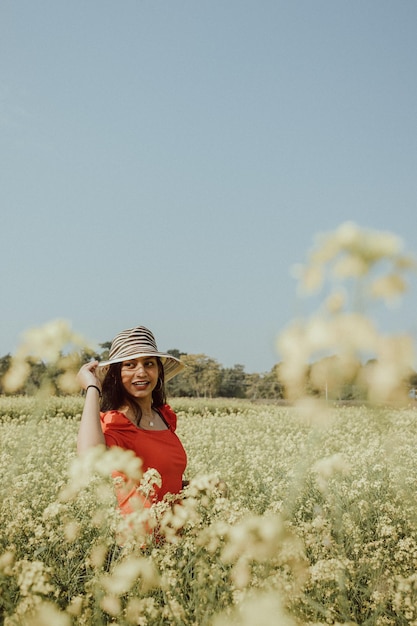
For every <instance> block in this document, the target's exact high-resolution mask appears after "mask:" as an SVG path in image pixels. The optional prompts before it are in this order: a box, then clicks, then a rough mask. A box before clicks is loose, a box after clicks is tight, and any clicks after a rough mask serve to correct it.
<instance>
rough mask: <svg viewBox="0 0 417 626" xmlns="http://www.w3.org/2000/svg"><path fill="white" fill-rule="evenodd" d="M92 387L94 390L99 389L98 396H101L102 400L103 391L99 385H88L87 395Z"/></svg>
mask: <svg viewBox="0 0 417 626" xmlns="http://www.w3.org/2000/svg"><path fill="white" fill-rule="evenodd" d="M91 387H92V388H93V389H97V391H98V395H99V396H100V398H101V389H100V387H97V385H87V387H86V388H85V393H87V391H88V390H89V389H90V388H91Z"/></svg>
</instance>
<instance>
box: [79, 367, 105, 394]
mask: <svg viewBox="0 0 417 626" xmlns="http://www.w3.org/2000/svg"><path fill="white" fill-rule="evenodd" d="M97 366H98V361H90V362H89V363H85V364H84V365H83V366H82V367H81V368H80V371H79V372H78V374H77V380H78V382H79V383H80V386H81V387H82V389H87V387H88V385H96V386H97V387H99V389H101V382H100V380H99V379H98V378H97V375H96V370H97Z"/></svg>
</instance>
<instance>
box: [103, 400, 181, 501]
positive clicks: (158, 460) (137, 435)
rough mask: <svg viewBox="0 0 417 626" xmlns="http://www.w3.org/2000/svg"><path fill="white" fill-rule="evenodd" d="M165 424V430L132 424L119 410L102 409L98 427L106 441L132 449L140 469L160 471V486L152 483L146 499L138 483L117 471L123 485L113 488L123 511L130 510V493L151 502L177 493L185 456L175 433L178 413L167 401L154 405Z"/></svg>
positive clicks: (112, 444)
mask: <svg viewBox="0 0 417 626" xmlns="http://www.w3.org/2000/svg"><path fill="white" fill-rule="evenodd" d="M156 410H157V411H158V412H159V413H160V415H161V416H162V418H163V419H164V421H165V422H166V424H167V425H168V428H167V430H144V429H142V428H138V427H137V426H135V424H133V423H132V422H131V421H130V420H129V419H128V418H127V417H126V415H125V414H124V413H121V412H120V411H107V412H106V413H101V414H100V417H101V427H102V430H103V433H104V438H105V440H106V445H107V446H108V447H111V446H119V447H120V448H124V449H125V450H132V451H133V452H134V453H135V454H136V456H138V457H139V458H140V459H141V460H142V471H143V472H146V471H147V470H148V469H151V468H153V469H156V470H157V471H158V472H159V474H160V475H161V479H162V484H161V486H160V487H159V486H157V485H155V486H154V495H153V497H152V498H151V500H146V498H144V497H143V496H140V494H139V493H138V490H137V487H138V485H137V484H133V485H132V483H131V482H130V483H129V481H127V480H126V477H125V476H123V475H121V474H120V473H118V474H116V475H118V476H121V477H122V478H123V479H124V481H125V485H124V488H122V489H116V494H117V499H118V503H119V507H120V509H121V511H122V513H130V512H131V511H132V506H131V504H132V502H133V501H132V497H135V498H138V497H139V498H140V500H141V502H142V505H145V506H150V505H151V504H152V503H153V502H158V501H159V500H162V498H163V497H164V495H165V494H167V493H174V494H175V493H179V492H180V491H181V489H182V477H183V474H184V471H185V468H186V465H187V456H186V453H185V450H184V448H183V446H182V443H181V441H180V440H179V438H178V437H177V435H176V434H175V430H176V427H177V416H176V414H175V413H174V411H173V410H172V409H171V407H170V406H169V405H167V404H165V405H163V406H161V407H158V408H157V409H156Z"/></svg>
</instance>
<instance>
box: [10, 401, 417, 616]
mask: <svg viewBox="0 0 417 626" xmlns="http://www.w3.org/2000/svg"><path fill="white" fill-rule="evenodd" d="M172 406H173V408H174V409H176V410H177V413H178V418H179V427H178V434H179V435H180V437H181V439H182V441H183V443H184V446H185V448H186V450H187V454H188V470H187V478H188V479H190V480H191V485H190V487H189V489H188V492H187V493H186V495H185V497H184V500H183V502H182V504H181V505H178V504H177V505H173V504H172V503H171V504H166V505H164V506H161V507H160V509H159V510H157V511H155V512H154V516H155V519H156V521H157V522H158V526H159V528H160V534H161V535H162V536H163V539H162V540H160V541H159V543H158V542H155V540H154V538H153V537H152V536H151V535H149V534H147V535H143V534H142V533H141V532H139V531H140V530H141V529H142V528H143V513H141V512H138V515H137V519H135V520H133V521H132V526H133V527H134V528H136V529H137V532H138V533H139V535H137V537H138V538H137V539H136V540H131V539H127V540H125V541H124V542H123V546H124V547H123V548H120V546H118V545H117V541H116V539H115V538H116V537H117V536H119V535H118V533H119V532H120V530H121V528H122V526H121V523H120V520H119V519H118V517H117V514H116V512H115V510H114V502H113V492H112V485H111V482H110V480H109V478H108V476H109V473H110V471H111V469H112V468H114V465H112V463H115V462H116V461H115V460H114V458H113V459H112V458H111V455H109V453H102V454H99V453H98V452H97V454H95V456H94V458H93V457H92V458H90V459H85V460H84V461H83V463H80V462H79V461H78V464H76V465H75V466H73V465H72V464H73V463H74V462H76V454H75V439H76V432H77V427H78V421H79V416H80V413H81V409H82V400H81V398H78V397H74V398H62V399H50V400H48V401H46V402H42V401H41V400H38V401H36V400H35V399H27V398H14V399H11V398H0V435H1V448H0V452H1V454H0V469H1V476H2V497H1V513H0V515H1V517H0V528H1V531H0V542H1V544H0V585H1V594H0V604H1V613H2V617H1V618H0V623H2V624H3V623H4V624H5V625H6V626H12V625H13V626H14V625H20V624H25V625H26V624H33V625H38V624H54V626H55V625H56V626H61V625H62V626H69V625H70V624H74V625H75V624H85V625H93V626H101V625H102V624H108V623H112V624H118V625H119V626H125V625H130V624H137V625H141V626H146V625H160V624H161V625H162V624H164V625H172V624H174V625H181V626H185V625H187V626H188V625H191V624H199V625H207V626H209V625H210V626H211V625H212V626H224V625H226V624H240V625H249V624H251V625H252V624H256V625H257V626H259V625H260V626H263V625H265V626H272V625H275V624H282V625H286V624H288V625H292V624H313V623H314V624H317V623H323V624H325V623H328V624H332V623H348V622H350V623H352V622H353V623H357V624H361V625H364V624H366V625H374V624H375V625H377V624H378V625H385V624H393V625H406V624H417V496H416V487H415V486H416V484H417V464H416V462H415V450H416V449H417V411H416V409H415V408H413V407H410V408H407V409H396V410H394V409H390V410H389V409H384V410H383V409H381V410H372V409H367V408H364V407H340V408H337V409H336V408H332V407H327V408H326V407H323V408H322V409H320V410H317V408H315V409H314V410H311V408H309V407H306V408H305V410H303V411H302V410H301V409H297V410H296V409H294V408H291V407H285V406H277V405H274V404H251V403H250V402H244V401H227V400H224V401H223V400H222V401H221V400H200V401H192V400H179V399H177V400H173V401H172ZM123 462H124V461H121V460H120V459H118V460H117V463H122V464H123ZM70 468H72V469H71V471H70ZM218 477H221V479H222V480H223V481H224V482H225V483H226V484H227V487H228V493H227V494H225V492H224V490H223V489H222V488H221V485H220V486H219V481H218ZM138 529H139V530H138ZM122 530H123V529H122ZM124 536H125V535H124ZM119 543H120V542H119Z"/></svg>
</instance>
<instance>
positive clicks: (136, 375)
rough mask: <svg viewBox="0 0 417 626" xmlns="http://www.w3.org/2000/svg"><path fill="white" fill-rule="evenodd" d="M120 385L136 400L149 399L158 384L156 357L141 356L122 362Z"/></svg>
mask: <svg viewBox="0 0 417 626" xmlns="http://www.w3.org/2000/svg"><path fill="white" fill-rule="evenodd" d="M120 377H121V381H122V385H123V387H124V389H125V391H127V393H128V394H130V395H131V396H133V397H134V398H136V399H137V400H144V399H146V398H149V399H150V400H152V391H153V390H154V389H155V387H156V385H157V384H158V377H159V369H158V361H157V359H156V357H153V356H152V357H149V356H143V357H138V358H137V359H129V360H127V361H123V363H122V367H121V370H120Z"/></svg>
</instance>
